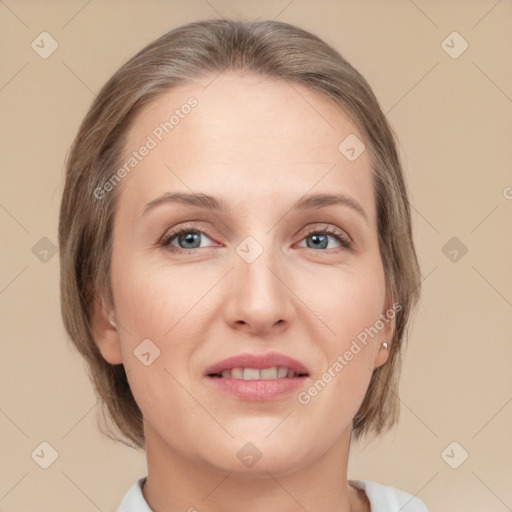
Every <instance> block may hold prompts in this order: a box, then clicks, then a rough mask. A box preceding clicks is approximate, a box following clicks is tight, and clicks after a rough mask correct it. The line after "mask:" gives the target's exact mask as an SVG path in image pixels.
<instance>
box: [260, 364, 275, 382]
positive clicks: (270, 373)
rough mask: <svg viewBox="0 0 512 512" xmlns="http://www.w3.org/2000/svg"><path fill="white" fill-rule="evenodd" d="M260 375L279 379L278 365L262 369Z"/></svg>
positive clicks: (265, 377) (264, 377) (263, 377)
mask: <svg viewBox="0 0 512 512" xmlns="http://www.w3.org/2000/svg"><path fill="white" fill-rule="evenodd" d="M260 375H261V378H262V379H277V366H273V367H272V368H265V369H264V370H260Z"/></svg>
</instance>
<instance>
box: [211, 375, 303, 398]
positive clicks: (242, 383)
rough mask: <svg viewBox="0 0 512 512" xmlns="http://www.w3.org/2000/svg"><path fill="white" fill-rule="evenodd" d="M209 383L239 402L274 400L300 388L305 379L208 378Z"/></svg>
mask: <svg viewBox="0 0 512 512" xmlns="http://www.w3.org/2000/svg"><path fill="white" fill-rule="evenodd" d="M208 379H209V380H210V382H211V383H212V384H213V385H214V386H215V387H216V388H217V389H218V390H219V391H222V392H223V393H226V394H227V395H230V396H233V397H235V398H238V399H240V400H259V401H265V400H275V399H277V398H280V397H282V396H285V395H287V394H289V393H291V392H292V391H297V390H298V389H300V388H301V387H302V386H304V382H305V380H306V377H286V378H284V379H268V380H243V379H228V378H220V377H208Z"/></svg>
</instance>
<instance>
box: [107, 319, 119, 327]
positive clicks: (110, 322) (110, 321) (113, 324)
mask: <svg viewBox="0 0 512 512" xmlns="http://www.w3.org/2000/svg"><path fill="white" fill-rule="evenodd" d="M108 322H109V324H110V325H111V326H112V327H114V328H117V326H116V324H115V323H114V321H113V320H112V318H110V317H109V318H108Z"/></svg>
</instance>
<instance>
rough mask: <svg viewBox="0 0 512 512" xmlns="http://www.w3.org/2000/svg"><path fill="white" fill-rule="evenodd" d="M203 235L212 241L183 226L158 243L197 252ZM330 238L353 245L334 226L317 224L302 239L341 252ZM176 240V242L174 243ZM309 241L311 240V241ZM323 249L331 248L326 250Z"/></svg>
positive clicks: (309, 245)
mask: <svg viewBox="0 0 512 512" xmlns="http://www.w3.org/2000/svg"><path fill="white" fill-rule="evenodd" d="M202 236H203V237H206V238H207V239H208V240H210V241H211V238H210V237H208V236H207V235H206V233H204V232H203V231H201V230H198V229H195V228H194V229H193V228H190V227H183V228H181V229H178V230H176V231H173V232H171V233H169V234H168V235H167V236H165V237H164V239H163V240H162V241H161V242H159V244H158V245H160V246H161V247H165V248H166V250H168V251H169V252H171V253H178V254H193V253H194V252H197V251H194V249H204V248H206V247H201V237H202ZM329 239H334V240H336V241H337V242H338V243H339V244H340V246H341V247H342V249H341V250H343V249H350V248H351V246H352V240H351V239H350V237H349V236H348V235H347V234H346V233H345V232H344V231H342V230H341V229H336V228H333V227H331V226H317V227H316V228H314V229H312V230H310V231H309V232H308V233H306V235H305V236H304V237H303V238H302V240H306V247H307V248H308V249H312V250H313V251H316V252H327V253H332V252H335V253H336V252H340V249H336V248H334V251H333V250H332V249H333V248H332V247H331V248H329ZM302 240H301V241H302ZM174 241H175V242H176V244H174V243H173V242H174ZM308 241H311V243H309V242H308ZM207 247H208V246H207ZM209 247H211V246H209ZM302 247H304V246H302ZM323 249H331V250H327V251H324V250H323Z"/></svg>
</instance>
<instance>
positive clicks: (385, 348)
mask: <svg viewBox="0 0 512 512" xmlns="http://www.w3.org/2000/svg"><path fill="white" fill-rule="evenodd" d="M381 346H382V347H383V348H384V350H387V349H388V344H387V343H386V342H384V343H383V344H382V345H381Z"/></svg>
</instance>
